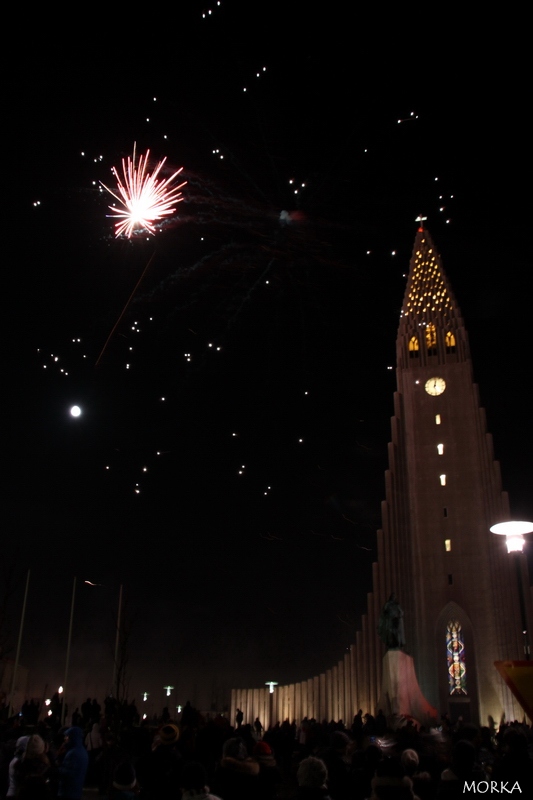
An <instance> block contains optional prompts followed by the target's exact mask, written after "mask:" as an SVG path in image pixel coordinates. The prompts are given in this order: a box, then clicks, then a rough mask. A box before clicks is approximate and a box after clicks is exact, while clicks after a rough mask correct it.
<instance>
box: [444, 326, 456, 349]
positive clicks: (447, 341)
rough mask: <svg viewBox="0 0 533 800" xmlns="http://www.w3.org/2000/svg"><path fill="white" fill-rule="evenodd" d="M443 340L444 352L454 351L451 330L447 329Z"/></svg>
mask: <svg viewBox="0 0 533 800" xmlns="http://www.w3.org/2000/svg"><path fill="white" fill-rule="evenodd" d="M444 342H445V344H446V352H447V353H455V336H454V335H453V333H452V332H451V331H448V333H447V334H446V338H445V340H444Z"/></svg>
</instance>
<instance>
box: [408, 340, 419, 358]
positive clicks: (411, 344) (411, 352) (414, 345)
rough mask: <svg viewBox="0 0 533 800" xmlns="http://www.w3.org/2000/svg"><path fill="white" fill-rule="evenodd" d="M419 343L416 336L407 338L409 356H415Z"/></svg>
mask: <svg viewBox="0 0 533 800" xmlns="http://www.w3.org/2000/svg"><path fill="white" fill-rule="evenodd" d="M419 347H420V345H419V344H418V339H417V338H416V336H411V338H410V339H409V358H416V356H418V350H419Z"/></svg>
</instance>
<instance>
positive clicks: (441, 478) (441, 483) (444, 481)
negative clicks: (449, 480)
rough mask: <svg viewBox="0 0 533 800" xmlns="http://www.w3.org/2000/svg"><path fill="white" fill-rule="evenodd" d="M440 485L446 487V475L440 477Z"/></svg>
mask: <svg viewBox="0 0 533 800" xmlns="http://www.w3.org/2000/svg"><path fill="white" fill-rule="evenodd" d="M439 480H440V485H441V486H446V475H439Z"/></svg>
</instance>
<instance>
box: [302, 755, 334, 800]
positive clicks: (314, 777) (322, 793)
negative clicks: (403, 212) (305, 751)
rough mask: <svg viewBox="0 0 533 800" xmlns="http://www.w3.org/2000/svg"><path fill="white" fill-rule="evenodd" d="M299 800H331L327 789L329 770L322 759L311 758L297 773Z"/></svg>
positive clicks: (303, 762) (305, 761) (305, 760)
mask: <svg viewBox="0 0 533 800" xmlns="http://www.w3.org/2000/svg"><path fill="white" fill-rule="evenodd" d="M296 780H297V781H298V795H297V797H298V800H331V797H330V795H329V794H328V789H327V780H328V770H327V767H326V765H325V764H324V762H323V761H322V759H321V758H315V757H314V756H309V758H304V760H303V761H301V762H300V766H299V767H298V772H297V773H296Z"/></svg>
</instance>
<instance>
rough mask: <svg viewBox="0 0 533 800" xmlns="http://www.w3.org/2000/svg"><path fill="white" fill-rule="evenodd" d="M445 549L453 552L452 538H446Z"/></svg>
mask: <svg viewBox="0 0 533 800" xmlns="http://www.w3.org/2000/svg"><path fill="white" fill-rule="evenodd" d="M444 549H445V550H446V552H447V553H451V552H452V540H451V539H445V540H444Z"/></svg>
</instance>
